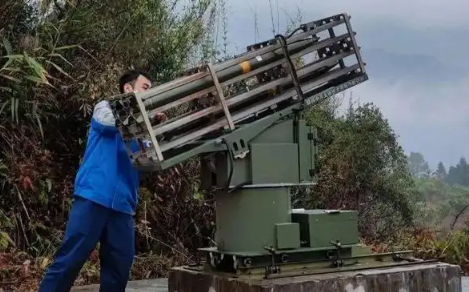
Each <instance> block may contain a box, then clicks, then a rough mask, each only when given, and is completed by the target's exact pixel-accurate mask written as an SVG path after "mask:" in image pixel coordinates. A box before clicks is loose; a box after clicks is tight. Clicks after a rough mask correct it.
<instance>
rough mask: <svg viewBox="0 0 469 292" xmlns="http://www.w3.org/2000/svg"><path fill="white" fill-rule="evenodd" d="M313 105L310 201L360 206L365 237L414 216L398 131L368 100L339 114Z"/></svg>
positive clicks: (386, 233)
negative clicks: (316, 143)
mask: <svg viewBox="0 0 469 292" xmlns="http://www.w3.org/2000/svg"><path fill="white" fill-rule="evenodd" d="M330 113H331V111H328V110H327V109H326V110H322V109H321V110H316V111H313V114H312V118H311V123H312V124H313V125H316V126H319V127H320V130H321V131H320V133H321V136H320V139H321V141H322V143H323V144H322V146H321V151H320V154H319V165H320V174H319V179H318V185H317V186H316V187H315V188H314V190H313V194H312V199H311V206H312V207H319V208H332V209H354V210H358V211H359V216H360V217H359V218H360V231H361V234H362V235H363V236H365V237H366V238H378V237H388V236H390V235H392V234H393V231H397V230H398V229H399V228H400V226H403V225H408V224H410V223H411V222H412V220H413V209H412V203H411V197H410V195H409V190H410V189H411V187H412V186H413V183H414V182H413V179H412V177H411V175H410V173H409V171H408V167H407V160H406V156H405V154H404V152H403V149H402V148H401V146H400V145H399V144H398V142H397V137H396V135H395V134H394V132H393V130H392V129H391V127H390V125H389V124H388V122H387V120H386V119H385V118H384V117H383V115H382V113H381V111H380V110H379V109H378V108H377V107H376V106H374V105H372V104H365V105H363V106H358V107H352V106H350V108H349V110H348V112H347V113H346V114H345V115H344V116H341V117H339V118H334V117H332V116H331V114H330Z"/></svg>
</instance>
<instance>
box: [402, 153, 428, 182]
mask: <svg viewBox="0 0 469 292" xmlns="http://www.w3.org/2000/svg"><path fill="white" fill-rule="evenodd" d="M407 161H408V163H409V169H410V173H411V174H412V175H413V176H415V177H428V175H429V173H430V168H429V166H428V162H427V161H425V158H424V157H423V155H422V154H421V153H419V152H410V155H409V157H408V159H407Z"/></svg>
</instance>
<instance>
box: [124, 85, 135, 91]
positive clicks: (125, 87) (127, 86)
mask: <svg viewBox="0 0 469 292" xmlns="http://www.w3.org/2000/svg"><path fill="white" fill-rule="evenodd" d="M132 91H134V88H133V86H132V85H131V84H130V83H126V84H125V85H124V92H132Z"/></svg>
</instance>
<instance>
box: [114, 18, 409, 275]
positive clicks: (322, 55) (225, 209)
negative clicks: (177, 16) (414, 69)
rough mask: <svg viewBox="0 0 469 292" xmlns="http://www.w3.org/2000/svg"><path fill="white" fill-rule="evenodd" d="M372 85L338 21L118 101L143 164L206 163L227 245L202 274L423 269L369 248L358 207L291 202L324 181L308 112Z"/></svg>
mask: <svg viewBox="0 0 469 292" xmlns="http://www.w3.org/2000/svg"><path fill="white" fill-rule="evenodd" d="M341 28H342V32H340V29H341ZM367 79H368V75H367V73H366V71H365V63H364V62H363V60H362V57H361V55H360V49H359V47H358V46H357V42H356V39H355V33H354V32H353V30H352V27H351V24H350V17H349V16H348V15H347V14H338V15H333V16H331V17H327V18H324V19H320V20H317V21H313V22H309V23H305V24H303V25H301V26H300V27H299V28H298V29H297V30H295V31H294V32H292V33H291V34H290V35H288V36H281V35H279V36H276V37H275V38H274V39H272V40H269V41H266V42H263V43H259V44H255V45H252V46H249V47H248V49H247V52H246V53H244V54H242V55H241V56H238V57H236V58H233V59H231V60H226V61H223V62H220V63H217V64H207V65H204V66H201V67H197V68H194V69H191V70H188V71H186V72H184V73H183V74H182V75H181V76H179V77H177V78H176V79H174V80H173V81H171V82H168V83H165V84H162V85H159V86H157V87H155V88H152V89H150V90H148V91H147V92H145V93H131V94H125V95H119V96H115V97H113V98H111V99H110V101H111V106H112V108H113V111H114V114H115V116H116V117H117V120H118V125H117V126H118V127H119V130H120V132H121V133H122V135H123V137H124V139H125V140H131V139H136V140H137V141H139V142H140V143H139V144H140V145H141V146H142V147H140V149H139V150H138V151H136V152H131V150H130V148H129V150H128V151H129V157H130V158H131V160H132V162H133V164H134V165H135V167H137V168H139V169H141V170H146V171H161V170H164V169H167V168H169V167H171V166H173V165H176V164H179V163H182V162H184V161H187V160H188V159H190V158H192V157H195V156H199V157H202V158H204V159H203V161H204V162H207V163H204V164H203V167H202V181H203V184H204V186H205V187H217V192H216V195H215V201H216V206H215V210H216V236H215V240H214V242H215V243H216V246H215V247H207V248H201V249H200V251H201V252H202V253H203V255H204V257H205V263H204V264H203V265H201V266H198V268H199V269H204V270H209V271H213V272H219V273H232V274H233V273H234V274H238V275H240V276H241V275H245V276H249V277H256V276H260V277H281V276H290V275H296V274H307V273H324V272H331V271H337V270H338V269H342V270H343V269H348V270H350V269H362V268H370V267H382V266H387V265H396V264H399V265H402V264H412V263H414V262H415V261H418V260H416V259H415V258H414V257H413V256H412V252H410V251H404V252H397V253H386V254H373V253H370V252H369V251H367V250H366V249H365V250H362V248H361V246H360V245H359V241H358V218H357V217H358V215H357V212H356V211H351V210H341V211H328V210H292V209H291V205H290V192H291V188H292V187H295V186H298V185H312V184H314V179H315V170H314V169H315V166H314V164H315V154H316V152H317V132H316V129H315V128H314V127H313V126H310V125H308V124H307V122H306V119H305V117H304V115H305V114H307V113H308V112H307V110H308V109H309V108H310V107H312V106H314V105H315V104H317V103H318V102H321V101H322V100H324V99H326V98H328V97H331V96H333V95H335V94H337V93H339V92H341V91H344V90H346V89H348V88H351V87H353V86H355V85H357V84H360V83H362V82H364V81H366V80H367ZM210 98H212V100H210ZM203 100H205V102H203V103H201V102H200V101H203ZM207 101H208V102H207ZM194 104H196V106H195V107H194ZM168 111H173V113H172V116H173V117H172V118H171V119H169V120H168V121H166V122H165V123H163V124H159V125H152V124H151V122H150V119H149V118H148V117H149V116H150V115H153V114H154V113H156V112H168ZM143 139H147V140H150V141H151V142H152V146H151V147H150V148H146V149H145V148H144V147H143V143H141V141H142V140H143ZM192 268H195V267H192Z"/></svg>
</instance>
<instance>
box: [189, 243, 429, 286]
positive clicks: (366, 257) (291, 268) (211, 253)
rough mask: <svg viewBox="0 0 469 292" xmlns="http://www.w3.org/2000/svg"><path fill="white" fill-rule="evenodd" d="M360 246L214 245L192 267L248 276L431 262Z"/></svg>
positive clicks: (277, 276) (269, 276)
mask: <svg viewBox="0 0 469 292" xmlns="http://www.w3.org/2000/svg"><path fill="white" fill-rule="evenodd" d="M360 249H361V248H360V246H358V245H356V246H343V247H342V248H340V249H307V248H305V249H298V250H292V251H286V252H282V253H272V254H253V253H246V254H242V253H224V252H220V251H218V250H217V249H216V248H202V249H200V251H201V252H202V253H204V254H205V259H206V261H205V262H204V263H203V264H200V265H196V266H193V267H191V269H196V270H200V271H205V272H209V273H215V274H226V275H229V276H231V277H248V278H251V279H261V278H264V279H268V278H279V277H293V276H300V275H313V274H324V273H334V272H343V271H355V270H363V269H376V268H388V267H393V266H403V265H414V264H419V263H428V262H434V261H436V260H430V261H423V260H419V259H415V258H414V257H413V252H412V251H399V252H392V253H368V252H367V251H366V250H363V251H360Z"/></svg>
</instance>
